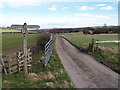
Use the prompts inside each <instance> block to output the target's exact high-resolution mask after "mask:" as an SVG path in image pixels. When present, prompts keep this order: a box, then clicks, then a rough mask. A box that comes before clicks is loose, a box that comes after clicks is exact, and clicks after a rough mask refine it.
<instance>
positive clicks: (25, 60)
mask: <svg viewBox="0 0 120 90" xmlns="http://www.w3.org/2000/svg"><path fill="white" fill-rule="evenodd" d="M22 33H23V36H24V44H23V48H24V74H25V78H27V76H28V69H27V55H28V54H27V53H28V52H27V34H28V31H27V23H24V25H23V30H22Z"/></svg>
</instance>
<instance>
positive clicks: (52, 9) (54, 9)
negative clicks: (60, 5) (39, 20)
mask: <svg viewBox="0 0 120 90" xmlns="http://www.w3.org/2000/svg"><path fill="white" fill-rule="evenodd" d="M56 7H57V5H52V6H51V7H50V8H48V9H49V10H51V11H56V10H57V8H56Z"/></svg>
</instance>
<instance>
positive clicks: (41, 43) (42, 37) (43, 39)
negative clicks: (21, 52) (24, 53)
mask: <svg viewBox="0 0 120 90" xmlns="http://www.w3.org/2000/svg"><path fill="white" fill-rule="evenodd" d="M49 39H50V33H45V32H43V33H40V34H39V36H38V37H37V48H38V50H39V51H40V50H41V51H44V47H45V44H46V43H47V42H48V41H49Z"/></svg>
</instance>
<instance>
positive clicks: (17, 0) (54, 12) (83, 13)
mask: <svg viewBox="0 0 120 90" xmlns="http://www.w3.org/2000/svg"><path fill="white" fill-rule="evenodd" d="M96 1H97V0H96ZM108 1H109V2H104V0H103V1H102V0H99V2H95V1H94V2H93V0H92V2H90V0H89V2H88V0H85V1H84V2H82V1H81V0H76V2H74V0H64V2H63V1H62V0H59V1H57V0H52V1H51V2H48V0H44V1H43V0H0V25H1V26H10V25H11V24H23V23H24V22H27V24H33V25H35V24H37V25H40V26H41V28H58V27H61V28H67V27H83V26H98V25H103V24H104V23H106V24H107V25H117V24H118V2H117V0H108ZM113 1H114V2H113Z"/></svg>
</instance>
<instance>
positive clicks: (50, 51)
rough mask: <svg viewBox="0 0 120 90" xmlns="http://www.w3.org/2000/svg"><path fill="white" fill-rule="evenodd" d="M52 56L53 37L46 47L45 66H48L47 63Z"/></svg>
mask: <svg viewBox="0 0 120 90" xmlns="http://www.w3.org/2000/svg"><path fill="white" fill-rule="evenodd" d="M51 54H52V35H51V37H50V40H49V41H48V42H47V43H46V45H45V59H44V66H47V63H48V61H49V59H50V56H51Z"/></svg>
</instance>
